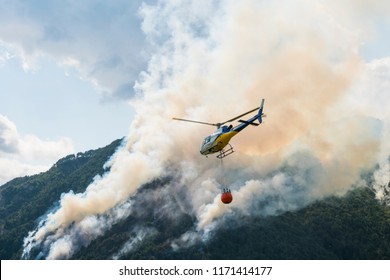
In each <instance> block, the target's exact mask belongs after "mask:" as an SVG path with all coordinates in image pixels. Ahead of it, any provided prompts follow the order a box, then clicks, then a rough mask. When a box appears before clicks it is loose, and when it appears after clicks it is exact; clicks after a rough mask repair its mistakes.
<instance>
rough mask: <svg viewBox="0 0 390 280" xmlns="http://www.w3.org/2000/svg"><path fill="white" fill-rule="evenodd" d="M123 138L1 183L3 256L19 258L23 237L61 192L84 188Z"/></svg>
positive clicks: (0, 254)
mask: <svg viewBox="0 0 390 280" xmlns="http://www.w3.org/2000/svg"><path fill="white" fill-rule="evenodd" d="M120 143H121V140H115V141H114V142H112V143H111V144H110V145H108V146H106V147H104V148H100V149H97V150H91V151H87V152H85V153H78V154H76V155H74V154H72V155H68V156H66V157H64V158H62V159H60V160H59V161H57V162H56V163H55V164H54V165H53V166H52V167H51V168H50V169H49V170H48V171H47V172H43V173H40V174H37V175H33V176H25V177H21V178H16V179H14V180H11V181H10V182H8V183H6V184H4V185H3V186H1V187H0V258H1V259H19V258H20V257H21V249H22V244H23V238H24V237H26V236H27V233H28V232H29V231H31V230H33V229H34V228H35V227H36V224H37V220H38V218H39V217H40V216H42V215H44V214H45V213H46V212H47V211H48V210H50V209H52V208H53V207H54V206H55V204H56V203H58V200H59V198H60V196H61V194H62V193H66V192H69V191H73V192H75V193H78V192H83V191H84V190H85V188H86V187H87V186H88V185H89V184H90V183H91V182H92V180H93V178H94V177H95V176H96V175H98V174H103V173H104V171H105V170H104V169H103V165H104V163H105V162H106V161H107V160H108V159H109V158H110V157H111V156H112V154H113V153H114V152H115V150H116V149H117V148H118V146H119V145H120Z"/></svg>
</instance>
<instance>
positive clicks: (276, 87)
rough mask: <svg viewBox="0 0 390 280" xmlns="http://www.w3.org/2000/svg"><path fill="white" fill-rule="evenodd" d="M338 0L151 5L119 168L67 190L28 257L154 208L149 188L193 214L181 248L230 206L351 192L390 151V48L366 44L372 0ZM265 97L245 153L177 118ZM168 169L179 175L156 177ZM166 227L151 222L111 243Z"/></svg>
mask: <svg viewBox="0 0 390 280" xmlns="http://www.w3.org/2000/svg"><path fill="white" fill-rule="evenodd" d="M333 2H337V1H326V3H325V2H322V1H315V2H314V1H313V2H309V1H303V0H302V1H300V0H298V1H289V0H283V1H277V2H275V1H274V2H269V1H254V0H246V1H159V2H158V3H157V4H156V5H154V6H149V5H146V4H144V5H143V6H141V7H140V14H141V15H142V17H143V26H142V28H143V31H144V32H145V34H146V35H147V36H148V40H149V42H150V44H151V45H153V46H154V50H155V52H154V54H153V56H152V57H151V60H150V61H149V65H148V69H147V70H146V71H145V72H144V73H142V74H141V76H140V79H139V81H138V82H137V84H136V87H135V90H136V92H137V97H136V98H135V99H134V100H133V101H132V105H133V106H134V108H135V110H136V116H135V118H134V120H133V121H132V123H131V127H130V133H129V135H128V136H127V138H126V140H125V143H124V145H123V146H122V147H121V148H120V149H119V150H118V151H117V152H116V153H115V154H114V155H113V157H112V159H111V160H110V161H109V162H108V163H107V166H109V167H110V171H109V172H108V173H106V174H105V175H104V176H102V177H98V178H96V179H95V180H94V182H93V183H92V184H91V185H90V186H88V188H87V189H86V191H85V192H84V193H78V194H75V193H72V192H70V193H66V194H63V195H62V197H61V199H60V202H59V207H58V209H56V210H55V211H53V212H52V213H50V214H48V215H47V217H46V218H45V219H44V220H43V221H42V222H41V223H40V224H39V225H38V227H37V229H36V230H35V231H33V232H30V234H29V235H28V236H27V237H26V238H25V246H24V257H26V258H33V257H43V258H71V257H72V255H73V254H74V253H75V252H76V251H77V250H78V249H80V248H81V247H82V246H87V245H88V244H89V243H90V242H91V241H92V240H94V239H95V238H97V237H98V236H101V235H102V234H104V233H105V232H106V231H107V230H108V229H109V228H111V227H112V225H113V224H115V223H117V222H118V221H120V220H122V219H124V218H125V217H129V216H131V215H141V214H140V213H142V211H146V212H147V211H149V210H147V207H148V205H149V204H148V199H150V200H151V201H153V207H156V209H154V210H150V211H152V212H151V213H154V215H163V216H164V217H169V219H168V220H169V221H170V222H174V221H175V218H177V217H175V215H181V214H186V215H190V216H192V217H193V218H194V220H195V221H196V222H195V224H194V227H193V229H192V230H190V231H188V232H186V233H184V234H183V235H181V236H179V237H177V238H173V239H172V240H171V241H172V242H171V244H172V248H174V249H175V248H178V247H180V246H184V244H187V245H188V244H192V243H193V242H198V241H199V240H202V239H203V240H204V239H207V237H208V236H209V235H208V233H209V232H212V231H213V229H215V228H216V227H218V225H219V223H220V221H221V219H222V218H223V216H224V215H235V214H236V213H240V214H243V215H260V216H266V215H277V214H279V213H282V212H284V211H292V210H296V209H299V208H301V207H304V206H305V205H308V204H309V203H311V202H313V201H315V200H318V199H321V198H323V197H326V196H328V195H332V194H337V195H342V194H344V193H346V191H348V189H350V187H351V186H352V185H353V184H355V183H357V182H358V181H359V180H360V175H361V173H362V172H363V171H366V170H370V169H372V168H373V167H374V166H375V164H377V163H378V161H380V160H383V158H384V157H385V156H387V155H385V156H384V153H385V152H386V147H385V145H386V144H385V143H388V141H386V140H389V137H388V136H389V122H388V120H389V115H386V113H383V114H379V113H378V112H381V111H382V112H384V111H385V110H386V108H387V107H388V106H387V107H386V104H387V105H389V104H388V101H387V96H386V92H385V91H386V90H388V89H389V87H390V84H389V81H388V78H387V77H388V76H387V77H384V76H381V75H382V74H381V73H382V72H383V71H390V62H389V60H388V59H387V60H381V63H377V65H375V64H373V63H367V62H365V61H364V60H363V59H362V58H361V57H360V54H359V46H360V43H361V41H362V40H366V38H365V37H364V36H365V34H366V33H364V32H363V31H362V30H363V26H361V25H360V24H359V23H358V21H357V20H356V16H357V15H359V13H360V9H361V8H362V7H364V6H365V5H366V4H365V2H366V1H359V3H360V4H359V5H358V6H357V7H355V8H353V6H352V4H350V5H349V6H348V4H345V5H347V6H345V7H344V6H343V5H341V4H336V3H333ZM370 3H371V2H370ZM376 5H380V4H379V2H378V4H374V7H377V6H376ZM381 11H383V10H381ZM383 12H384V11H383ZM367 20H369V19H367ZM379 64H380V66H378V65H379ZM378 67H379V68H380V67H381V68H380V69H379V68H378ZM370 83H372V84H374V83H375V85H374V86H373V87H372V88H368V87H369V85H370ZM261 98H265V109H264V111H265V113H266V114H267V115H268V117H267V118H266V119H265V122H264V124H262V125H260V126H258V127H249V128H247V129H245V130H244V131H243V132H241V133H240V134H238V135H237V136H236V137H235V138H233V139H232V141H231V143H232V145H233V146H234V147H235V150H236V153H234V154H233V155H231V156H229V157H227V158H226V159H224V160H223V166H222V165H221V162H220V161H219V160H217V159H215V158H214V156H210V157H209V158H205V157H202V156H201V155H200V154H199V146H200V143H201V141H202V140H203V136H207V135H209V134H210V133H211V132H212V130H210V127H207V126H205V127H203V126H200V125H196V124H189V123H179V122H175V121H172V120H171V118H172V117H181V118H187V119H194V120H200V121H209V122H219V121H224V120H225V119H229V118H231V117H234V116H235V115H239V114H241V113H242V112H245V111H247V110H249V109H252V108H254V107H257V106H259V103H260V101H261ZM378 99H379V100H381V102H379V101H378ZM372 108H375V110H374V111H371V109H372ZM372 112H374V113H375V114H372ZM382 170H383V169H382ZM386 172H387V171H386ZM160 178H170V180H168V182H165V183H163V184H161V187H159V188H152V189H148V188H146V187H145V186H147V184H149V183H151V182H153V181H155V180H158V179H160ZM223 187H230V188H231V189H232V193H233V197H234V201H233V203H232V204H231V205H230V206H226V205H223V204H222V203H221V202H220V197H219V193H220V189H221V188H223ZM149 202H150V201H149ZM155 234H156V229H154V228H150V227H145V226H142V225H140V226H139V227H137V228H135V229H134V234H133V237H132V239H130V240H129V241H128V243H126V244H125V245H124V246H123V249H121V251H120V252H118V254H116V255H115V256H114V257H115V258H117V257H119V256H121V255H123V254H124V253H126V252H129V251H131V250H133V248H134V247H136V246H140V245H139V244H140V243H142V240H143V239H144V238H148V237H150V236H153V235H155ZM134 236H135V237H134ZM34 250H35V251H39V252H40V254H35V255H34V254H32V252H35V251H34Z"/></svg>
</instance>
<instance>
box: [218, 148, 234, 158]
mask: <svg viewBox="0 0 390 280" xmlns="http://www.w3.org/2000/svg"><path fill="white" fill-rule="evenodd" d="M228 145H229V148H227V149H226V148H225V149H223V150H221V151H220V152H219V155H217V158H219V159H223V158H224V157H227V156H228V155H230V154H232V153H234V150H233V147H232V145H230V144H228Z"/></svg>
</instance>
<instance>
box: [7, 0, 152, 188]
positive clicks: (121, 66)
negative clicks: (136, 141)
mask: <svg viewBox="0 0 390 280" xmlns="http://www.w3.org/2000/svg"><path fill="white" fill-rule="evenodd" d="M146 2H152V1H146ZM142 3H143V1H138V0H137V1H124V0H119V1H96V0H91V1H90V0H88V1H72V0H68V1H49V0H43V1H23V0H17V1H7V0H0V117H1V118H0V184H1V183H3V182H5V181H6V180H8V179H9V178H12V177H14V176H15V175H16V176H18V175H24V174H32V173H35V172H37V171H39V170H41V169H42V168H43V169H44V168H47V167H49V166H50V165H51V164H52V163H54V162H55V161H56V160H58V159H59V158H60V157H62V156H65V155H67V154H69V153H74V152H79V151H85V150H89V149H95V148H98V147H101V146H105V145H107V144H109V143H110V142H111V141H113V140H115V139H118V138H120V137H123V136H126V135H127V134H128V131H129V127H130V123H131V120H132V118H133V114H134V112H133V108H132V107H131V106H130V105H129V104H128V102H129V100H130V99H131V98H132V97H133V96H134V90H133V86H134V83H135V81H136V80H137V78H138V75H139V74H140V73H141V71H144V70H146V68H147V58H148V51H147V47H146V43H145V35H144V33H143V32H142V29H141V24H142V18H141V17H140V16H139V13H138V9H139V7H140V6H141V5H142ZM31 139H34V141H35V142H34V141H32V140H31ZM36 141H39V143H40V145H36ZM29 142H31V143H29ZM32 142H34V143H32ZM31 145H33V146H34V147H37V146H40V147H41V148H42V151H35V152H33V153H31V155H27V156H26V153H24V155H23V154H22V151H23V148H22V147H27V146H31ZM53 145H54V146H53ZM10 146H12V147H14V148H13V149H10V148H9V147H10ZM11 150H12V151H13V152H12V153H11V152H10V151H11Z"/></svg>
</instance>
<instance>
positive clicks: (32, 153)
mask: <svg viewBox="0 0 390 280" xmlns="http://www.w3.org/2000/svg"><path fill="white" fill-rule="evenodd" d="M73 150H74V149H73V143H72V141H71V140H70V139H68V138H61V139H59V140H57V141H53V140H42V139H40V138H38V137H37V136H35V135H20V134H19V133H18V131H17V128H16V125H15V124H14V123H13V122H12V121H11V120H9V119H8V118H7V117H6V116H3V115H0V185H2V184H4V183H6V182H7V181H8V180H10V179H12V178H15V177H20V176H25V175H32V174H36V173H38V172H42V171H45V170H47V169H48V168H49V167H50V166H51V165H52V164H53V163H54V162H55V161H56V160H58V158H61V157H63V156H65V155H67V154H69V153H72V152H73Z"/></svg>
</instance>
